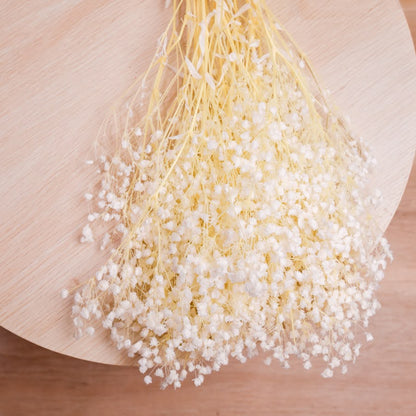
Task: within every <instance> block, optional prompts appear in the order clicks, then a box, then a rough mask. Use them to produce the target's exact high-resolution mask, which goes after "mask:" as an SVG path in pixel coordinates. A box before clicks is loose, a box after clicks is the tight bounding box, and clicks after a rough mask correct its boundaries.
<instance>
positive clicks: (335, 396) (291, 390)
mask: <svg viewBox="0 0 416 416" xmlns="http://www.w3.org/2000/svg"><path fill="white" fill-rule="evenodd" d="M403 5H404V7H405V10H406V12H407V15H408V17H409V20H410V22H411V26H412V27H413V28H415V27H416V2H415V1H414V0H411V1H410V0H406V1H403ZM415 201H416V170H414V171H413V174H412V176H411V180H410V182H409V185H408V188H407V191H406V193H405V196H404V198H403V200H402V203H401V205H400V208H399V210H398V211H397V213H396V216H395V218H394V220H393V222H392V223H391V225H390V227H389V229H388V232H387V236H388V238H389V240H390V242H391V244H392V248H393V250H394V253H395V262H394V263H393V265H392V266H391V267H390V268H389V270H388V274H387V277H386V279H385V281H384V282H383V284H382V287H381V290H380V292H379V293H380V294H379V298H380V300H381V302H382V304H383V308H382V310H381V311H380V312H379V314H378V315H377V316H376V318H375V319H374V321H373V328H374V330H373V333H374V335H375V342H374V343H373V344H372V345H370V346H369V347H366V348H365V349H364V350H363V352H362V356H361V358H360V361H359V363H358V365H357V366H355V367H353V368H352V369H351V371H350V373H349V374H348V375H346V376H345V377H341V376H338V377H336V378H335V379H333V380H322V379H320V378H319V377H317V371H315V370H312V371H311V372H309V373H305V372H293V371H288V372H285V371H283V370H281V369H280V367H279V366H278V365H277V364H274V365H272V368H269V367H265V366H263V364H261V363H259V362H258V360H254V361H252V362H250V363H248V364H246V365H244V366H242V365H239V364H231V365H230V366H229V367H228V368H224V369H223V371H221V373H220V374H216V375H213V376H211V377H209V378H208V379H207V381H206V383H205V384H204V387H203V388H200V389H196V388H193V387H192V386H189V385H187V386H185V388H183V389H182V390H180V391H176V392H174V391H172V390H170V391H166V392H160V391H159V390H158V387H157V386H156V385H155V386H150V387H145V386H144V385H143V383H142V381H141V378H140V377H138V375H137V370H135V369H133V368H122V367H111V366H104V365H98V364H92V363H87V362H83V361H80V360H76V359H72V358H69V357H64V356H61V355H58V354H55V353H52V352H50V351H47V350H44V349H42V348H40V347H37V346H34V345H32V344H30V343H28V342H26V341H23V340H22V339H19V338H18V337H16V336H14V335H12V334H10V333H9V332H7V331H5V330H1V332H0V415H1V416H3V415H6V416H8V415H21V414H22V415H25V414H29V413H32V414H39V415H43V414H45V415H54V414H63V415H65V414H67V415H72V414H79V415H84V414H86V415H90V414H91V415H95V414H101V415H107V414H108V415H110V414H120V415H123V414H137V415H142V414H143V415H149V414H154V415H195V414H204V415H205V414H206V415H227V416H228V415H246V414H247V415H248V414H252V415H277V414H281V415H323V416H324V415H328V416H329V415H331V416H332V415H376V414H377V415H406V416H407V415H408V416H411V415H415V414H416V395H415V393H414V391H416V358H415V356H414V351H415V349H416V320H415V318H416V302H415V301H414V299H415V298H416V286H415V284H414V279H413V277H414V274H415V271H416V257H415V254H416V253H415V248H414V247H416V235H415V231H416V204H415ZM254 369H255V371H254ZM259 369H260V370H259Z"/></svg>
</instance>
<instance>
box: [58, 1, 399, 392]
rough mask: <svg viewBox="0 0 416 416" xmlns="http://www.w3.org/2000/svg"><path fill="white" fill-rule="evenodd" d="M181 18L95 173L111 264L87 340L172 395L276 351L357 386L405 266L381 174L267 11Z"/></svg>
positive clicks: (188, 10) (176, 5)
mask: <svg viewBox="0 0 416 416" xmlns="http://www.w3.org/2000/svg"><path fill="white" fill-rule="evenodd" d="M171 7H172V10H173V16H172V20H171V21H170V23H169V26H168V28H167V30H166V31H165V32H164V33H163V34H162V36H161V37H160V40H159V44H158V48H157V52H156V55H155V57H154V59H153V62H152V63H151V65H150V67H149V69H148V71H147V72H146V74H145V75H144V76H143V77H142V78H141V79H140V80H139V81H138V83H137V85H138V87H137V90H136V91H135V92H134V94H133V95H132V96H131V99H130V101H129V103H128V109H127V111H126V117H125V118H124V124H123V128H122V129H121V132H120V134H118V135H117V136H115V137H112V139H113V142H114V141H115V140H116V143H117V151H115V152H110V153H109V154H105V155H103V156H102V157H101V158H100V160H99V161H98V162H94V163H98V164H99V165H100V167H101V170H102V172H103V178H102V182H101V187H100V190H99V191H98V192H97V193H96V195H93V194H87V195H86V197H87V199H90V200H92V202H91V204H94V205H93V206H94V212H93V213H91V214H90V215H89V217H88V220H89V223H88V225H86V226H85V227H84V229H83V237H82V241H83V242H89V241H93V240H94V238H95V237H94V234H95V235H97V233H96V229H98V227H97V226H96V224H97V223H99V222H101V223H107V224H108V225H109V226H111V227H110V228H111V230H112V231H111V232H110V233H107V234H105V235H104V237H102V236H101V237H100V241H101V242H102V248H103V249H107V248H106V247H108V249H109V250H111V252H110V251H109V260H108V261H107V262H106V264H104V265H103V266H102V267H101V268H100V269H99V270H98V271H97V273H96V276H94V278H92V279H90V280H89V281H88V282H87V283H86V284H85V285H84V286H83V287H81V288H80V289H79V290H78V291H77V292H76V293H75V297H74V306H73V309H72V313H73V320H74V324H75V328H76V332H77V335H78V336H81V335H82V334H84V333H87V334H93V333H94V325H97V324H101V325H103V326H104V327H105V328H108V330H109V332H110V333H111V339H112V340H113V341H114V343H115V345H116V347H117V348H118V349H124V350H125V351H126V354H128V356H129V357H131V358H132V359H135V360H136V362H137V363H138V365H139V369H140V372H141V373H143V374H144V375H145V377H144V381H145V382H146V383H151V382H152V380H154V378H155V377H159V378H160V379H161V384H162V387H166V386H168V385H173V386H174V387H180V386H181V383H182V382H183V381H184V380H185V378H187V377H188V376H189V377H191V378H192V379H193V382H194V383H195V385H197V386H199V385H200V384H201V383H202V382H203V380H204V377H205V376H206V375H207V374H210V373H211V372H212V371H218V370H219V369H220V367H221V366H223V365H226V364H227V363H228V362H229V360H230V358H235V359H237V360H239V361H241V362H245V361H246V360H247V359H248V358H250V357H252V356H254V355H256V354H258V352H260V351H262V352H263V354H264V358H265V362H266V363H270V361H271V359H272V358H276V359H277V360H279V361H280V362H281V363H282V365H283V366H284V367H289V359H290V356H292V355H295V356H297V357H299V358H300V360H302V362H303V366H304V367H305V369H309V368H310V367H311V365H312V364H311V362H312V361H313V357H321V358H322V360H323V361H324V363H325V364H324V369H323V372H322V375H323V376H324V377H331V376H332V375H333V371H334V370H335V369H336V368H340V370H341V372H342V373H345V372H346V371H347V365H348V364H349V363H351V362H354V361H355V359H356V357H357V356H358V354H359V350H360V343H361V342H362V340H364V339H365V338H367V340H371V338H372V337H371V334H370V333H369V332H367V329H366V328H367V327H368V323H369V318H370V317H371V316H373V315H374V314H375V312H376V310H377V309H378V308H379V303H378V302H377V300H376V299H375V291H376V289H377V285H378V282H379V281H380V280H381V279H382V277H383V270H384V269H385V267H386V259H387V258H389V257H391V254H390V251H389V247H388V244H387V242H386V240H385V239H384V238H382V236H381V233H380V231H379V229H378V227H377V224H376V221H375V220H374V219H373V214H374V206H375V205H376V204H377V201H378V199H379V195H378V194H377V193H374V192H370V191H369V189H368V187H367V179H368V173H369V171H370V169H371V168H372V166H373V164H374V159H373V158H372V157H370V156H369V154H368V151H367V150H366V148H365V146H364V144H363V143H362V141H361V140H360V139H359V138H357V137H355V136H354V135H353V134H352V133H351V131H350V129H349V127H348V125H347V124H346V123H345V122H344V120H343V119H342V118H341V117H340V116H339V115H338V114H337V113H336V112H335V111H334V110H333V109H332V107H331V106H330V105H329V104H328V102H327V98H326V96H325V94H324V93H323V92H322V89H321V88H320V86H319V84H318V82H317V80H316V76H315V75H314V73H313V71H312V69H311V66H310V64H309V62H308V60H307V58H306V57H305V56H304V54H303V53H302V52H301V51H300V50H299V49H298V47H297V46H296V44H295V43H294V41H293V40H292V38H291V37H290V35H289V34H288V33H287V31H285V29H283V28H282V27H281V26H280V25H279V24H278V23H277V22H276V21H275V19H274V17H273V16H272V15H271V13H270V11H269V9H268V8H267V6H266V4H265V1H264V0H245V1H237V0H174V1H173V2H172V5H171ZM90 163H93V162H90ZM93 229H94V233H93ZM67 294H68V292H67V291H64V293H63V295H64V296H66V295H67Z"/></svg>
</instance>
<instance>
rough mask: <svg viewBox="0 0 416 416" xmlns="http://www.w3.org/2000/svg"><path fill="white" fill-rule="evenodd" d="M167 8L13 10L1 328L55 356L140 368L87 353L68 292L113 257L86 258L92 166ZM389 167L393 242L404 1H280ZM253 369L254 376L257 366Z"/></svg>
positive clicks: (2, 42)
mask: <svg viewBox="0 0 416 416" xmlns="http://www.w3.org/2000/svg"><path fill="white" fill-rule="evenodd" d="M164 3H165V2H164V0H141V1H140V0H111V1H110V0H103V1H100V2H94V1H88V0H76V1H71V2H68V1H63V0H42V1H40V0H33V1H30V2H13V1H6V2H2V3H1V4H0V28H1V29H0V76H1V83H0V92H1V97H2V99H1V106H0V135H1V153H0V172H1V174H0V181H1V182H0V201H1V205H0V219H1V223H0V264H1V271H0V276H1V291H0V324H1V325H2V326H4V327H5V328H6V329H9V330H10V331H12V332H14V333H16V334H17V335H20V336H21V337H23V338H26V339H28V340H30V341H32V342H34V343H36V344H39V345H41V346H44V347H46V348H49V349H51V350H54V351H57V352H60V353H64V354H67V355H71V356H73V357H78V358H83V359H85V360H90V361H96V362H102V363H109V364H133V362H132V361H130V360H127V359H126V358H125V357H124V356H122V355H120V354H119V353H118V352H117V351H116V350H115V348H114V347H113V346H112V344H111V342H110V340H109V339H108V338H107V334H106V333H105V332H104V331H101V332H99V333H98V334H97V335H96V336H94V337H92V338H83V339H81V340H78V341H75V340H74V339H73V337H72V332H73V330H72V322H71V318H70V303H71V301H70V300H69V299H68V300H66V301H63V300H62V299H61V298H60V296H59V292H60V290H61V289H62V288H63V287H71V286H73V285H74V282H75V280H76V279H78V280H80V281H82V280H85V279H86V278H87V277H88V276H90V275H91V274H92V273H94V272H95V270H96V269H97V267H98V265H100V264H101V263H102V262H103V261H105V257H104V256H103V254H102V253H101V252H100V251H99V250H98V248H97V247H96V246H95V245H81V244H80V243H79V238H80V231H81V228H82V226H83V225H84V223H85V221H86V215H87V213H88V204H87V202H85V201H84V200H83V194H84V193H85V192H86V191H87V190H88V188H89V187H91V186H92V185H93V182H92V181H93V178H94V175H93V172H92V170H91V169H90V168H89V167H88V166H86V165H85V160H87V159H89V158H91V157H92V156H93V148H92V145H93V143H94V140H95V138H96V133H97V131H98V129H99V126H100V123H101V122H102V120H103V119H104V118H105V117H106V116H108V114H109V110H110V108H111V105H112V104H113V103H114V102H115V101H116V99H117V98H118V97H119V96H120V95H121V94H122V93H123V92H124V91H125V90H126V89H127V87H128V86H129V85H131V83H132V82H133V80H134V79H135V77H137V76H138V75H139V74H140V73H142V72H143V70H144V69H145V68H146V66H147V64H148V63H149V61H150V59H151V57H152V55H153V53H154V51H155V47H156V41H157V38H158V36H159V35H160V33H161V32H162V31H163V29H164V28H165V26H166V24H167V22H168V19H169V15H170V11H169V10H165V9H164ZM269 4H270V6H271V7H272V9H273V10H274V11H275V13H276V16H277V17H278V18H279V20H280V21H281V23H283V24H284V25H285V26H286V28H287V29H289V31H290V32H291V33H292V34H293V36H294V38H295V39H296V40H297V42H298V44H299V45H300V46H301V48H302V49H303V50H304V51H305V52H306V53H307V55H308V56H309V57H310V59H311V61H312V63H313V65H314V67H315V69H316V71H317V73H318V75H319V77H320V79H321V81H322V83H323V85H324V86H326V87H328V88H329V89H330V90H331V91H332V93H333V99H332V100H333V102H335V103H336V104H337V105H338V107H339V108H340V109H341V111H342V112H343V113H344V114H348V115H349V116H350V117H351V120H352V126H353V129H354V130H355V131H356V132H357V133H359V134H360V135H362V136H363V137H364V138H365V140H366V141H367V142H368V143H369V144H370V146H371V148H372V150H373V154H374V155H375V156H376V158H377V159H378V161H379V164H378V167H377V169H376V172H375V174H374V175H373V184H374V186H376V187H378V188H380V189H381V190H382V192H383V194H384V197H385V200H384V204H383V206H382V208H381V209H380V211H379V224H380V228H381V229H382V230H385V229H386V228H387V226H388V224H389V222H390V220H391V218H392V216H393V215H394V212H395V210H396V208H397V206H398V203H399V201H400V198H401V196H402V193H403V190H404V188H405V185H406V183H407V179H408V175H409V172H410V168H411V164H412V160H413V155H414V151H415V148H416V133H415V132H416V117H415V110H416V107H415V103H416V59H415V55H414V50H413V44H412V42H411V38H410V35H409V31H408V27H407V24H406V21H405V18H404V16H403V13H402V11H401V9H400V5H399V3H398V2H397V1H396V0H365V1H363V0H339V1H333V0H314V1H305V0H269ZM252 368H253V367H252Z"/></svg>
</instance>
